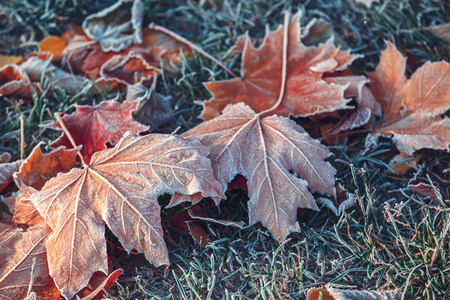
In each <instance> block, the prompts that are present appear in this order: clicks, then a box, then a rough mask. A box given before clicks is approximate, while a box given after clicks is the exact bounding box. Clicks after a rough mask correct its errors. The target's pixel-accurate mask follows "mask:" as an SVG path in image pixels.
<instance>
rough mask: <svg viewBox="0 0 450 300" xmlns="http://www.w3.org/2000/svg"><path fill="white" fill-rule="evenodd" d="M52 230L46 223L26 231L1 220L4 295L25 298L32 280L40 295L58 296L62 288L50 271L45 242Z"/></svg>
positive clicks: (1, 289) (0, 274)
mask: <svg viewBox="0 0 450 300" xmlns="http://www.w3.org/2000/svg"><path fill="white" fill-rule="evenodd" d="M50 234H51V230H50V228H49V227H48V226H46V224H45V223H44V224H41V225H40V226H33V227H30V228H28V229H27V231H23V230H22V229H20V228H16V227H14V226H13V225H10V224H4V223H0V261H1V262H2V263H1V264H0V298H1V299H5V300H8V299H11V300H13V299H23V298H24V297H25V296H26V294H27V290H28V286H29V285H30V282H33V288H34V291H35V292H37V294H38V295H41V297H44V295H46V296H47V297H45V298H51V299H56V298H59V291H58V290H57V289H56V288H55V285H54V283H53V280H52V278H51V277H50V276H49V275H48V265H47V255H46V252H45V243H46V241H47V239H48V237H49V236H50ZM31 270H33V272H31ZM32 276H33V279H32ZM49 295H52V296H53V297H48V296H49Z"/></svg>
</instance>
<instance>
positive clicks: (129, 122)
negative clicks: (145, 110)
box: [45, 100, 149, 163]
mask: <svg viewBox="0 0 450 300" xmlns="http://www.w3.org/2000/svg"><path fill="white" fill-rule="evenodd" d="M138 106H139V102H138V101H135V102H127V101H126V102H123V103H119V102H116V101H114V100H110V101H103V102H102V103H100V104H99V105H97V106H87V105H86V106H76V108H77V110H76V112H74V113H73V114H71V115H67V116H64V117H63V118H62V120H63V122H64V125H65V126H66V127H67V129H68V130H69V132H70V134H71V135H72V137H73V139H74V141H75V144H76V145H81V146H83V147H82V149H81V154H82V155H83V157H84V159H85V161H86V162H87V163H89V160H90V158H91V156H92V154H94V153H95V152H97V151H100V150H104V149H105V148H106V143H111V144H112V145H114V144H115V143H117V141H119V139H120V138H121V137H122V135H123V134H124V133H125V132H126V131H132V132H134V133H136V134H138V133H140V132H143V131H147V130H149V128H148V127H147V126H144V125H142V124H139V123H138V122H136V121H134V120H133V118H132V116H131V114H132V112H133V111H134V110H136V108H137V107H138ZM45 126H46V127H50V128H54V129H59V128H61V127H60V125H59V124H58V123H57V122H54V123H51V124H47V125H45ZM50 146H51V147H53V148H57V147H59V146H65V147H66V148H72V144H71V143H70V141H69V139H68V138H67V136H66V134H65V133H63V134H62V135H61V136H60V137H59V138H58V139H57V140H56V141H54V142H53V143H52V144H51V145H50Z"/></svg>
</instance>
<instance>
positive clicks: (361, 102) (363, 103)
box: [324, 76, 382, 136]
mask: <svg viewBox="0 0 450 300" xmlns="http://www.w3.org/2000/svg"><path fill="white" fill-rule="evenodd" d="M324 80H325V81H326V82H328V83H334V84H338V85H345V86H347V88H346V89H345V91H344V97H345V98H353V99H355V102H356V107H355V109H352V110H350V111H349V114H348V116H347V117H346V118H345V119H344V120H343V121H342V120H341V121H339V123H338V125H337V126H335V127H333V129H332V130H330V131H328V132H327V133H326V134H327V135H328V136H332V135H336V134H338V133H339V132H342V131H346V130H351V129H354V128H357V127H361V126H365V127H369V128H372V127H373V126H374V123H375V117H376V116H380V115H381V113H382V112H381V105H380V104H379V103H378V102H377V100H376V99H375V97H374V96H373V95H372V92H371V91H370V89H369V88H368V87H367V86H366V84H367V83H368V82H369V80H368V79H367V78H366V77H364V76H336V77H326V78H324Z"/></svg>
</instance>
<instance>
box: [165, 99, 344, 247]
mask: <svg viewBox="0 0 450 300" xmlns="http://www.w3.org/2000/svg"><path fill="white" fill-rule="evenodd" d="M183 137H184V138H187V139H192V140H197V139H198V140H200V142H201V143H202V144H203V145H205V146H208V147H209V148H210V151H211V154H210V156H209V157H210V159H211V162H212V166H213V169H214V175H215V176H216V178H217V180H218V181H219V182H220V184H221V188H222V192H225V190H226V188H227V184H228V183H229V182H230V181H231V180H233V178H234V177H235V176H236V175H237V174H241V175H243V176H244V177H245V178H246V179H247V185H248V193H249V197H250V200H249V204H248V205H249V217H250V225H253V224H254V223H256V222H262V223H263V225H264V226H266V227H267V228H268V229H269V231H270V232H271V233H272V235H273V236H274V237H275V238H277V239H278V240H284V239H285V238H286V236H287V235H288V234H289V233H290V232H293V231H299V230H300V228H299V225H298V223H297V219H296V213H297V208H298V207H303V208H311V209H316V210H318V207H317V205H316V202H315V200H314V197H313V195H312V194H311V192H312V193H320V194H323V195H328V196H332V197H335V188H334V186H335V185H334V175H335V174H336V170H335V169H334V168H333V167H332V166H331V165H330V164H329V163H328V162H325V161H324V159H325V158H326V157H328V156H329V155H330V154H331V153H330V152H329V151H328V150H327V149H326V147H325V146H323V145H321V144H320V143H319V142H318V141H316V140H314V139H312V138H311V137H310V136H309V135H308V134H307V133H306V132H305V131H304V130H303V129H302V128H301V127H300V126H299V125H297V124H296V123H295V122H293V121H291V120H289V119H287V118H284V117H279V116H269V117H263V116H261V114H256V113H255V112H254V111H253V110H252V109H251V108H250V107H249V106H247V105H245V104H243V103H239V104H236V105H229V106H227V107H226V108H225V109H224V110H223V112H222V115H221V116H219V117H216V118H214V119H212V120H210V121H207V122H205V123H202V124H200V125H198V126H197V127H195V128H193V129H191V130H189V131H187V132H186V133H185V134H184V135H183ZM178 200H179V201H186V200H187V199H185V198H184V199H178ZM176 203H177V202H175V203H171V204H172V205H173V204H176Z"/></svg>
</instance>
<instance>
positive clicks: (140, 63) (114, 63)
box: [100, 52, 160, 85]
mask: <svg viewBox="0 0 450 300" xmlns="http://www.w3.org/2000/svg"><path fill="white" fill-rule="evenodd" d="M159 71H160V70H159V69H158V68H155V67H152V66H150V65H149V64H148V63H147V62H146V61H145V60H144V58H143V57H142V56H141V55H139V54H133V53H131V52H130V53H128V55H126V56H123V55H116V56H113V57H112V58H111V59H110V60H108V61H107V62H105V63H104V64H103V65H102V67H101V68H100V75H101V76H102V77H103V78H105V79H106V80H116V81H118V82H120V83H123V84H126V85H131V84H135V83H139V82H142V81H143V80H146V79H150V78H151V77H153V76H154V75H156V74H158V73H159Z"/></svg>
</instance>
